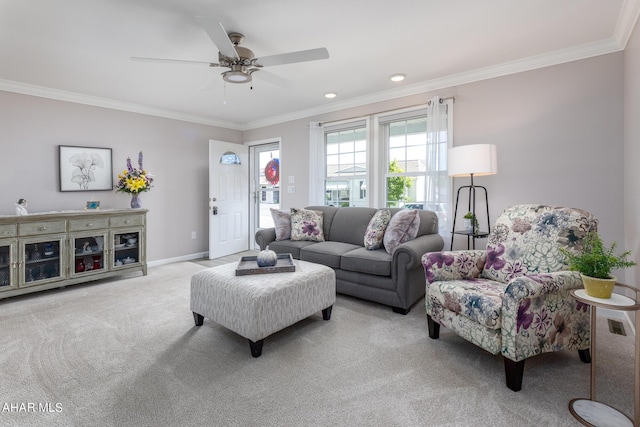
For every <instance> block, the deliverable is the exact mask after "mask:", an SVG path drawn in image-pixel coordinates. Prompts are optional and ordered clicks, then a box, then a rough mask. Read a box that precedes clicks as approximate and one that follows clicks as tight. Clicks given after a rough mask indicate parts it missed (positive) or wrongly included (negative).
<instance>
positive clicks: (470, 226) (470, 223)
mask: <svg viewBox="0 0 640 427" xmlns="http://www.w3.org/2000/svg"><path fill="white" fill-rule="evenodd" d="M463 218H464V229H465V231H466V232H467V233H475V232H476V231H478V228H479V227H478V218H476V216H475V215H474V214H473V212H467V213H466V214H465V216H464V217H463Z"/></svg>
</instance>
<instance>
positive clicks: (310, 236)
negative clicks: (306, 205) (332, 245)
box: [291, 208, 324, 242]
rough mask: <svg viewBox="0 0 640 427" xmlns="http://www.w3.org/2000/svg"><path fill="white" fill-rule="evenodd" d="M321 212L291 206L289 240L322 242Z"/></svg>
mask: <svg viewBox="0 0 640 427" xmlns="http://www.w3.org/2000/svg"><path fill="white" fill-rule="evenodd" d="M322 219H323V216H322V212H319V211H311V210H308V209H296V208H291V240H310V241H313V242H324V233H323V232H322V225H323V221H322Z"/></svg>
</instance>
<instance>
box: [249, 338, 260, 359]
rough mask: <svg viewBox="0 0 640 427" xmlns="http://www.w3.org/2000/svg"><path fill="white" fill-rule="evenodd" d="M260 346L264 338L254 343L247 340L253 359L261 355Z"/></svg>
mask: <svg viewBox="0 0 640 427" xmlns="http://www.w3.org/2000/svg"><path fill="white" fill-rule="evenodd" d="M262 344H264V338H263V339H261V340H258V341H256V342H253V341H251V340H249V347H251V355H252V356H253V357H260V355H261V354H262Z"/></svg>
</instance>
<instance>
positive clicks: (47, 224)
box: [0, 209, 147, 299]
mask: <svg viewBox="0 0 640 427" xmlns="http://www.w3.org/2000/svg"><path fill="white" fill-rule="evenodd" d="M146 216H147V210H146V209H135V210H133V209H122V210H120V209H106V210H96V211H91V210H89V211H63V212H49V213H39V214H29V215H23V216H16V215H10V216H9V215H6V216H0V299H2V298H7V297H12V296H15V295H21V294H25V293H29V292H37V291H42V290H45V289H52V288H59V287H63V286H67V285H73V284H76V283H84V282H88V281H90V280H96V279H102V278H104V277H109V276H113V275H117V274H122V273H125V272H132V271H141V272H142V274H144V275H146V274H147V254H146V235H147V221H146Z"/></svg>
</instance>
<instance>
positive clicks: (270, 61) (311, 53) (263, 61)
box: [255, 47, 329, 67]
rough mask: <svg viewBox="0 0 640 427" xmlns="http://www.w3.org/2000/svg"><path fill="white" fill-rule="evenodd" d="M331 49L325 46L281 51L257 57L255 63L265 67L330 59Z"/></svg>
mask: <svg viewBox="0 0 640 427" xmlns="http://www.w3.org/2000/svg"><path fill="white" fill-rule="evenodd" d="M328 58H329V51H328V50H327V49H326V48H324V47H319V48H317V49H309V50H299V51H297V52H289V53H281V54H278V55H271V56H263V57H262V58H258V59H256V61H255V63H256V64H257V65H261V66H263V67H271V66H273V65H284V64H294V63H296V62H307V61H317V60H319V59H328Z"/></svg>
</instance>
